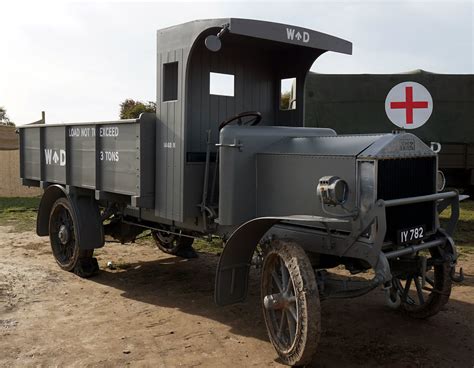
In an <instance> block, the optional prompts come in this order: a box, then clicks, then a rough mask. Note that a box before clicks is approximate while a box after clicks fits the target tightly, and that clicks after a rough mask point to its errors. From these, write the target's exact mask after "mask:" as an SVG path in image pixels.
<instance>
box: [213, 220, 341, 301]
mask: <svg viewBox="0 0 474 368" xmlns="http://www.w3.org/2000/svg"><path fill="white" fill-rule="evenodd" d="M281 221H298V222H316V223H328V222H345V220H340V219H335V218H327V217H320V216H305V215H295V216H284V217H259V218H256V219H253V220H250V221H248V222H246V223H244V224H243V225H241V226H240V227H238V228H237V230H235V231H234V232H233V233H232V235H231V236H230V237H229V240H228V241H227V243H226V245H225V247H224V250H223V252H222V255H221V257H220V259H219V264H218V265H217V273H216V284H215V294H214V300H215V302H216V304H218V305H221V306H224V305H229V304H234V303H238V302H242V301H244V300H245V298H246V297H247V292H248V279H249V271H250V266H251V261H252V256H253V253H254V251H255V248H256V247H257V244H258V242H259V241H260V239H261V238H262V237H263V235H265V233H266V232H267V231H268V230H270V228H271V227H272V226H273V225H275V224H277V223H279V222H281Z"/></svg>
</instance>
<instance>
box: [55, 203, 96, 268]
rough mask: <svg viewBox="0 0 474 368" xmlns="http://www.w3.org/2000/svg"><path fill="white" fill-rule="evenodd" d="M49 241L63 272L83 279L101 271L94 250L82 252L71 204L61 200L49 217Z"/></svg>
mask: <svg viewBox="0 0 474 368" xmlns="http://www.w3.org/2000/svg"><path fill="white" fill-rule="evenodd" d="M49 239H50V242H51V249H52V251H53V256H54V258H55V260H56V262H57V264H58V265H59V267H61V268H62V269H63V270H65V271H71V272H74V273H76V274H77V275H78V276H81V277H89V276H92V275H94V274H96V273H97V272H98V271H99V267H98V264H97V260H96V259H95V258H93V257H92V255H93V254H94V250H93V249H86V250H81V249H79V245H78V242H77V225H76V221H75V217H74V215H73V210H72V207H71V204H70V203H69V201H68V200H67V199H66V198H59V199H58V200H57V201H56V202H55V203H54V204H53V207H52V209H51V213H50V216H49Z"/></svg>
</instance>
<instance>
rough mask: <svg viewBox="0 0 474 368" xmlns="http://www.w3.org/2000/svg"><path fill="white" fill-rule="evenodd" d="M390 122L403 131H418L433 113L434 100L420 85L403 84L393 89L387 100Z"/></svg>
mask: <svg viewBox="0 0 474 368" xmlns="http://www.w3.org/2000/svg"><path fill="white" fill-rule="evenodd" d="M385 112H386V113H387V116H388V118H389V119H390V121H391V122H392V123H393V124H395V125H396V126H398V127H400V128H402V129H416V128H419V127H421V126H422V125H423V124H425V123H426V122H427V121H428V119H429V118H430V116H431V113H432V112H433V99H432V98H431V95H430V93H429V92H428V90H427V89H426V88H425V87H424V86H422V85H421V84H420V83H416V82H402V83H399V84H397V85H396V86H395V87H393V88H392V89H391V90H390V92H389V93H388V95H387V98H386V99H385Z"/></svg>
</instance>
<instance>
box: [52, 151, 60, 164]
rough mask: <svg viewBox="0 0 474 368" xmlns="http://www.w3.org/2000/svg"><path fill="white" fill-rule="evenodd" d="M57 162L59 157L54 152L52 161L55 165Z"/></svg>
mask: <svg viewBox="0 0 474 368" xmlns="http://www.w3.org/2000/svg"><path fill="white" fill-rule="evenodd" d="M58 160H59V156H58V153H57V152H56V151H54V155H53V161H54V163H55V164H57V163H58Z"/></svg>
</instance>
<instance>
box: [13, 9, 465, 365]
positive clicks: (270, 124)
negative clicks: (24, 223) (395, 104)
mask: <svg viewBox="0 0 474 368" xmlns="http://www.w3.org/2000/svg"><path fill="white" fill-rule="evenodd" d="M326 51H333V52H338V53H343V54H351V53H352V44H351V43H350V42H348V41H345V40H343V39H340V38H337V37H333V36H330V35H327V34H324V33H320V32H316V31H313V30H310V29H305V28H301V27H298V26H291V25H284V24H277V23H270V22H263V21H256V20H247V19H235V18H229V19H209V20H199V21H193V22H189V23H185V24H182V25H178V26H174V27H170V28H166V29H162V30H159V31H158V33H157V71H156V83H157V98H156V105H157V111H156V114H142V115H141V116H140V117H139V118H138V119H132V120H120V121H106V122H90V123H71V124H45V122H44V121H42V123H39V124H30V125H25V126H21V127H20V128H19V134H20V146H21V149H20V164H21V165H20V166H21V167H20V171H21V178H22V181H23V184H24V185H28V186H39V187H41V188H43V189H44V194H43V196H42V199H41V203H40V205H39V209H38V219H37V229H36V231H37V233H38V235H40V236H49V237H50V240H51V246H52V252H53V255H54V257H55V259H56V261H57V263H58V264H59V266H60V267H61V268H62V269H64V270H66V271H73V272H75V273H76V274H78V275H79V276H83V277H87V276H91V275H93V274H95V273H97V272H98V265H97V261H96V259H95V258H93V253H94V249H96V248H100V247H102V246H104V235H111V236H112V237H114V238H116V239H119V240H120V241H122V242H128V241H133V240H134V239H135V238H136V237H137V235H138V234H140V233H142V232H143V231H145V230H147V229H148V230H151V231H152V234H153V238H154V240H155V241H156V243H157V245H158V247H159V248H160V249H162V250H163V251H165V252H167V253H170V254H175V255H181V256H184V257H191V256H193V255H194V252H193V249H192V243H193V240H194V239H196V238H206V239H208V238H210V237H211V236H217V237H220V238H222V239H223V241H224V244H225V247H224V249H223V252H222V255H221V256H220V260H219V264H218V267H217V272H216V281H215V302H216V303H217V304H219V305H223V306H225V305H230V304H233V303H238V302H243V301H244V300H245V298H246V296H247V293H248V281H249V269H250V267H251V266H252V265H253V264H257V265H260V266H261V298H260V299H261V303H262V309H263V315H264V319H265V322H266V326H267V329H268V335H269V338H270V340H271V342H272V344H273V346H274V347H275V349H276V351H277V353H278V355H279V356H280V358H281V360H282V361H283V362H285V363H286V364H290V365H302V364H305V363H308V362H309V361H310V360H311V358H312V356H313V355H314V354H315V352H316V349H317V345H318V340H319V335H320V331H321V313H320V310H321V306H320V301H321V300H325V299H330V298H351V297H357V296H360V295H363V294H366V293H368V292H369V291H371V290H373V289H375V288H378V287H380V288H383V289H384V290H385V294H384V295H385V299H386V303H387V304H388V305H389V306H391V307H392V308H396V309H399V310H400V311H402V312H404V313H406V314H407V315H409V316H412V317H414V318H426V317H429V316H432V315H434V314H436V313H437V312H439V311H440V309H442V307H443V305H445V304H446V303H447V302H448V299H449V296H450V291H451V283H452V280H453V279H455V278H456V276H455V273H454V272H455V267H456V260H457V254H456V247H455V245H454V243H453V239H452V235H453V231H454V228H455V225H456V222H457V220H458V215H459V196H458V193H457V192H456V191H442V190H441V188H439V187H438V185H437V184H438V183H437V170H438V162H437V156H436V154H435V153H434V152H433V151H432V150H431V149H430V148H429V147H427V146H426V145H425V144H424V143H423V142H422V141H421V140H420V139H418V138H417V137H416V136H414V135H412V134H409V133H405V132H403V131H398V132H393V133H392V134H374V135H337V133H336V132H335V131H334V130H332V129H326V128H309V127H305V124H304V106H305V103H304V86H305V78H306V76H307V75H308V71H309V69H310V67H311V66H312V64H313V63H314V61H315V60H316V59H317V58H318V57H319V56H320V55H321V54H323V53H325V52H326ZM448 206H450V207H451V215H450V218H449V219H448V220H447V221H446V223H445V226H444V227H441V225H440V220H439V217H438V214H439V213H440V211H442V210H444V209H446V208H447V207H448ZM341 265H342V266H343V267H344V268H345V269H346V270H347V271H345V272H346V273H345V274H342V275H341V274H336V273H335V272H334V270H332V269H334V268H336V267H337V266H341ZM338 269H339V270H341V267H339V268H338ZM352 275H357V276H356V277H353V276H352ZM360 276H362V277H360Z"/></svg>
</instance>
